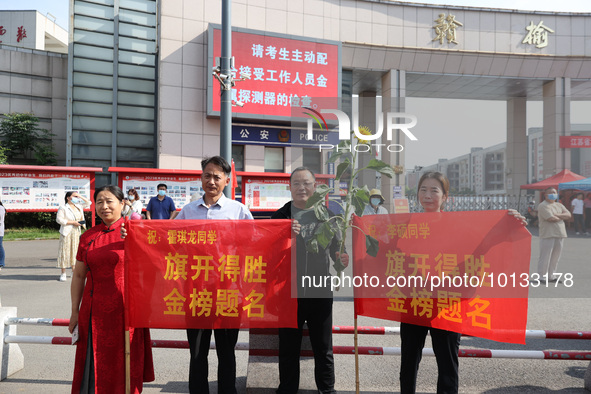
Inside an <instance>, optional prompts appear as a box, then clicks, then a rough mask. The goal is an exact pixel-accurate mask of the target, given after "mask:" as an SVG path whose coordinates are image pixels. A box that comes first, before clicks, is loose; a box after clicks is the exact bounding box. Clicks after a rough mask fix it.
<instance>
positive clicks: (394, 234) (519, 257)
mask: <svg viewBox="0 0 591 394" xmlns="http://www.w3.org/2000/svg"><path fill="white" fill-rule="evenodd" d="M353 224H354V226H357V227H359V228H360V229H362V230H363V232H365V234H368V235H371V236H373V237H374V238H376V239H378V241H379V252H378V254H377V256H376V257H371V256H369V255H367V254H366V253H365V242H366V240H365V235H364V234H363V233H362V232H361V231H360V230H358V229H355V230H354V234H353V250H354V266H353V270H354V275H355V277H363V276H364V275H366V276H367V277H373V276H375V277H377V278H378V279H379V285H378V286H376V287H372V286H368V285H364V286H362V287H356V288H355V311H356V314H357V315H363V316H369V317H375V318H381V319H386V320H394V321H399V322H405V323H412V324H417V325H421V326H430V327H435V328H441V329H445V330H450V331H455V332H460V333H462V334H467V335H472V336H478V337H482V338H488V339H492V340H496V341H502V342H511V343H525V327H526V322H527V301H528V300H527V298H528V288H529V261H530V249H531V234H530V233H529V232H528V231H527V230H526V229H525V227H524V226H523V225H522V224H520V223H519V222H518V221H517V220H515V219H514V218H513V217H511V216H510V215H507V211H484V212H447V213H419V214H394V215H372V216H364V217H362V218H359V217H355V218H354V220H353ZM373 283H374V284H375V283H377V281H374V282H373Z"/></svg>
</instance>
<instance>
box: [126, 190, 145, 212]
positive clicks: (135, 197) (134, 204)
mask: <svg viewBox="0 0 591 394" xmlns="http://www.w3.org/2000/svg"><path fill="white" fill-rule="evenodd" d="M123 201H124V202H125V206H124V207H123V211H122V212H121V214H122V215H123V216H130V217H131V214H132V213H134V212H135V213H137V214H138V215H140V216H141V215H142V209H144V204H142V202H141V201H140V196H139V194H137V191H136V190H135V189H129V191H128V192H127V198H126V199H125V200H123Z"/></svg>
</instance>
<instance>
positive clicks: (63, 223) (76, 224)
mask: <svg viewBox="0 0 591 394" xmlns="http://www.w3.org/2000/svg"><path fill="white" fill-rule="evenodd" d="M64 200H65V203H64V204H63V205H61V206H60V207H59V209H58V211H57V216H56V218H55V221H56V222H57V223H58V224H59V225H60V241H59V245H58V255H57V267H58V268H60V269H61V270H62V272H61V275H60V276H59V279H58V280H59V281H60V282H65V281H66V268H70V267H72V272H74V267H75V266H76V252H77V251H78V243H79V241H80V234H81V228H82V227H84V228H86V222H85V221H84V212H83V210H84V208H88V207H89V206H90V204H91V202H90V201H89V200H88V199H87V198H86V197H84V196H81V195H80V193H78V192H67V193H66V196H65V198H64Z"/></svg>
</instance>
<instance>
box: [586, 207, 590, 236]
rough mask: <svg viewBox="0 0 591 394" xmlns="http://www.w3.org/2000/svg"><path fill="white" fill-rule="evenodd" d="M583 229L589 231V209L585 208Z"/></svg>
mask: <svg viewBox="0 0 591 394" xmlns="http://www.w3.org/2000/svg"><path fill="white" fill-rule="evenodd" d="M585 228H586V229H587V231H589V230H591V208H585Z"/></svg>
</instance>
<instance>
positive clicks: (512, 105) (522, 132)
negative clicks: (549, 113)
mask: <svg viewBox="0 0 591 394" xmlns="http://www.w3.org/2000/svg"><path fill="white" fill-rule="evenodd" d="M526 115H527V99H526V98H525V97H517V98H512V99H510V100H508V101H507V157H506V162H505V163H506V165H505V174H506V177H505V190H506V191H507V194H519V190H520V189H519V188H520V186H521V185H525V184H527V165H528V163H527V116H526Z"/></svg>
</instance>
